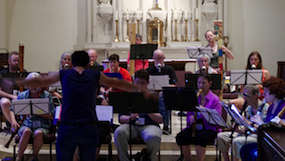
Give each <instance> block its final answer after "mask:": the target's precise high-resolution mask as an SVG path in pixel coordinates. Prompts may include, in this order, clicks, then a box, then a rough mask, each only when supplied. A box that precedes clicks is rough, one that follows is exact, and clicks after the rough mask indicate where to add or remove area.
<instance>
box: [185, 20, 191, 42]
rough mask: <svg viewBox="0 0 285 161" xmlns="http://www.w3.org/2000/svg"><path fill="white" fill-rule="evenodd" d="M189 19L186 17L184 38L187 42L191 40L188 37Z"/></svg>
mask: <svg viewBox="0 0 285 161" xmlns="http://www.w3.org/2000/svg"><path fill="white" fill-rule="evenodd" d="M187 21H188V20H187V19H185V39H184V41H186V42H189V41H190V40H189V39H188V36H187Z"/></svg>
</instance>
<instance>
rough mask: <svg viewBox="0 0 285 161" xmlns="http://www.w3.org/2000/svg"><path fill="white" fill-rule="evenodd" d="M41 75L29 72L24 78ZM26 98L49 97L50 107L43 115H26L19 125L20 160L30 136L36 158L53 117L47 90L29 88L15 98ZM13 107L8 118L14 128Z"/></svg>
mask: <svg viewBox="0 0 285 161" xmlns="http://www.w3.org/2000/svg"><path fill="white" fill-rule="evenodd" d="M39 77H41V75H40V74H39V73H35V72H32V73H30V74H29V75H28V76H27V78H26V80H29V79H32V78H39ZM27 98H49V107H50V109H49V110H50V111H49V112H50V114H44V115H33V116H28V117H26V119H25V120H24V122H23V124H22V126H21V127H20V129H19V131H18V135H19V136H21V139H20V142H19V151H18V156H17V159H16V161H20V160H21V158H22V156H23V154H24V151H25V149H26V148H27V145H28V142H29V139H30V138H33V139H34V141H33V149H34V157H35V158H34V159H33V160H38V159H37V156H38V153H39V150H40V149H41V147H42V145H43V140H44V138H45V137H46V136H47V135H48V134H49V128H50V127H51V125H52V122H51V120H52V119H53V114H54V106H53V102H52V97H51V95H50V94H49V92H48V91H43V90H42V89H40V88H36V89H34V88H29V89H28V90H26V91H24V92H21V93H20V94H19V95H18V98H17V99H27ZM12 109H13V107H11V111H10V116H11V117H10V120H11V122H10V123H11V125H12V127H13V128H14V129H16V128H18V127H19V124H18V123H17V122H16V120H15V117H14V113H13V112H12Z"/></svg>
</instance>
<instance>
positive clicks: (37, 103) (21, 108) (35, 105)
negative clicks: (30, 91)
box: [12, 98, 50, 115]
mask: <svg viewBox="0 0 285 161" xmlns="http://www.w3.org/2000/svg"><path fill="white" fill-rule="evenodd" d="M12 105H13V110H14V113H15V115H42V114H48V113H50V112H49V111H50V109H49V99H48V98H31V99H21V100H12Z"/></svg>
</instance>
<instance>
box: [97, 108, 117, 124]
mask: <svg viewBox="0 0 285 161" xmlns="http://www.w3.org/2000/svg"><path fill="white" fill-rule="evenodd" d="M96 115H97V118H98V121H110V122H112V120H113V106H106V105H96Z"/></svg>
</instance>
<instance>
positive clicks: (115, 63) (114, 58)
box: [100, 54, 132, 95]
mask: <svg viewBox="0 0 285 161" xmlns="http://www.w3.org/2000/svg"><path fill="white" fill-rule="evenodd" d="M119 58H120V57H119V55H117V54H112V55H110V57H109V64H110V68H108V69H106V70H104V71H103V73H121V74H122V77H123V80H125V81H128V82H132V78H131V75H130V73H129V72H128V71H127V69H125V68H123V67H120V66H119V64H120V61H119ZM112 91H113V88H112V87H110V88H106V89H104V88H100V92H101V93H103V94H104V95H108V93H109V92H112Z"/></svg>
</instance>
